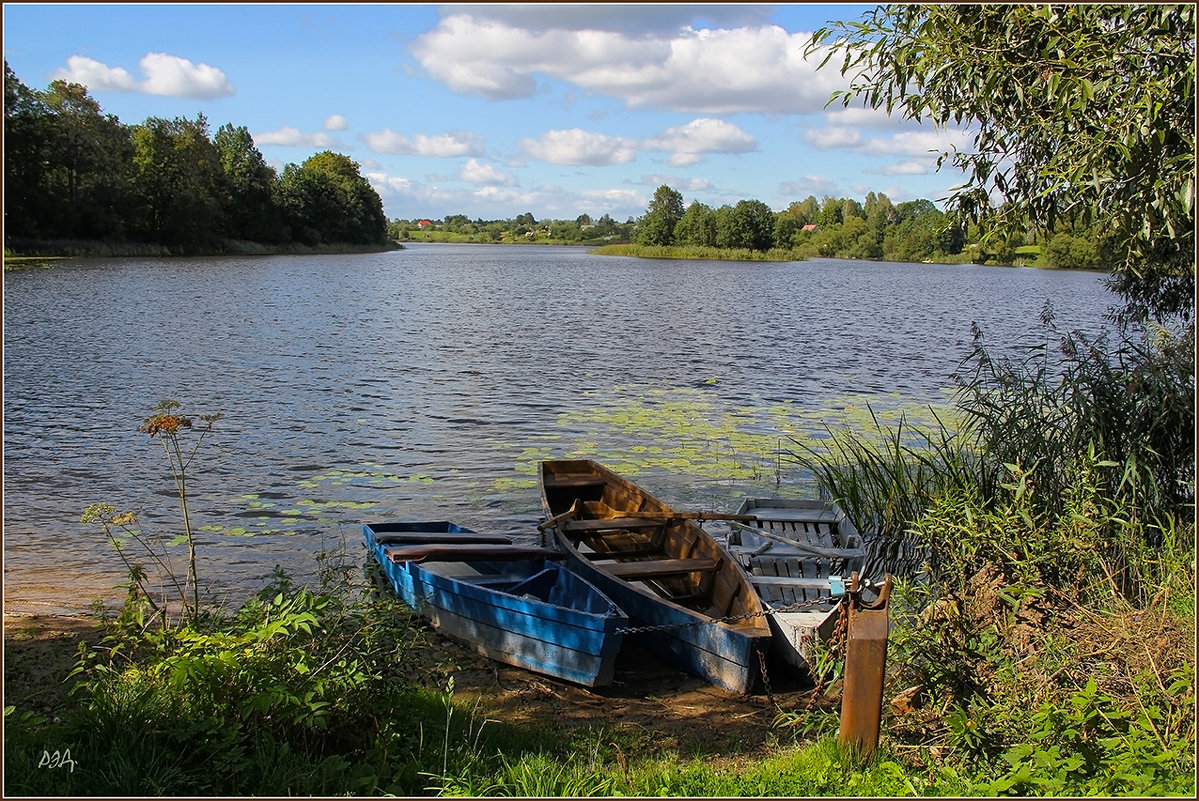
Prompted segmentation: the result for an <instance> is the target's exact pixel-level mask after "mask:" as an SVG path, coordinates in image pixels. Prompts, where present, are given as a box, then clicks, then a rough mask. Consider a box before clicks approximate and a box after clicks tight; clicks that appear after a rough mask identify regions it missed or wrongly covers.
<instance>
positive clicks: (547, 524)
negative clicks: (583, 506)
mask: <svg viewBox="0 0 1199 801" xmlns="http://www.w3.org/2000/svg"><path fill="white" fill-rule="evenodd" d="M579 503H580V502H579V500H578V499H577V498H576V499H575V502H574V503H572V504H571V505H570V508H569V509H567V510H566V511H565V512H563V513H562V514H560V515H554V516H553V517H551V518H550V519H549V520H542V521H541V522H540V523H538V524H537V530H538V531H545V530H547V529H551V528H556V527H557V525H558V524H559V523H561V522H562V521H564V520H570V519H571V518H573V517H577V516H578V514H579Z"/></svg>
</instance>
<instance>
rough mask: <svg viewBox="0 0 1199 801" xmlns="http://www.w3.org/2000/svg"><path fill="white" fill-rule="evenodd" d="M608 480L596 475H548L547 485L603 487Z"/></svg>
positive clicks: (546, 478)
mask: <svg viewBox="0 0 1199 801" xmlns="http://www.w3.org/2000/svg"><path fill="white" fill-rule="evenodd" d="M606 485H607V482H605V481H603V480H602V479H599V478H595V477H594V476H554V477H552V478H551V477H550V476H546V477H545V486H547V487H555V488H556V487H603V486H606Z"/></svg>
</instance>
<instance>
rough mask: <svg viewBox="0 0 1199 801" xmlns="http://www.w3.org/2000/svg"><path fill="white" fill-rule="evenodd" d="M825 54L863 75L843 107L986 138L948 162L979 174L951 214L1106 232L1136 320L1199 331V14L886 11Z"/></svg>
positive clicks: (1157, 10)
mask: <svg viewBox="0 0 1199 801" xmlns="http://www.w3.org/2000/svg"><path fill="white" fill-rule="evenodd" d="M818 51H825V52H826V56H825V59H824V62H823V63H828V61H829V60H830V59H832V58H834V57H836V56H838V55H841V56H843V59H842V60H840V69H841V72H842V74H845V75H849V76H852V77H851V84H850V89H849V90H848V91H845V92H838V93H835V94H834V96H833V101H838V100H839V101H841V102H843V103H844V104H845V105H848V104H849V102H850V101H851V100H852V99H855V98H857V99H861V100H863V101H864V102H865V104H866V105H867V106H869V107H871V108H875V109H878V108H883V109H886V110H887V111H888V112H894V111H898V112H899V113H901V114H903V115H904V116H906V117H909V118H911V119H917V120H931V121H932V122H934V123H936V124H941V125H948V124H954V125H961V126H965V127H966V128H968V129H969V130H971V131H973V132H974V134H973V135H974V141H973V145H972V146H971V147H965V148H962V149H960V150H957V151H955V152H953V153H945V154H942V156H941V159H940V161H939V165H943V164H944V163H946V162H947V161H948V162H949V163H951V164H952V165H953V166H954V167H956V168H958V169H960V170H962V171H963V173H964V175H965V182H964V184H963V185H962V187H961V188H960V189H958V190H956V191H955V193H954V194H953V196H952V197H951V198H950V200H949V204H948V208H950V209H951V210H952V211H954V212H955V213H958V214H960V215H962V216H963V217H964V218H966V219H968V220H979V221H982V222H984V223H986V227H985V230H986V232H987V233H988V234H989V233H991V232H998V234H999V235H1006V234H1007V233H1008V232H1010V231H1013V230H1020V229H1021V228H1022V227H1023V224H1024V222H1025V220H1028V221H1030V222H1031V223H1032V224H1033V225H1034V226H1037V227H1040V228H1044V229H1046V230H1052V229H1053V227H1054V225H1055V223H1056V221H1057V220H1059V219H1063V218H1071V217H1078V218H1079V219H1081V220H1082V221H1083V222H1085V223H1089V222H1091V221H1101V222H1102V223H1103V224H1104V225H1105V226H1107V227H1108V228H1109V229H1110V230H1111V231H1112V236H1113V244H1114V246H1115V252H1116V255H1117V257H1118V259H1117V263H1116V264H1115V273H1114V275H1113V276H1112V279H1111V282H1110V283H1111V286H1112V288H1113V289H1115V290H1116V291H1117V292H1119V293H1121V295H1122V296H1123V297H1124V300H1125V310H1124V317H1125V318H1126V319H1143V318H1146V317H1153V318H1157V319H1166V318H1170V317H1179V318H1182V319H1184V320H1188V321H1189V320H1192V319H1193V317H1194V309H1195V296H1194V275H1195V270H1194V260H1195V239H1194V227H1195V215H1194V205H1195V204H1194V200H1195V189H1194V174H1195V10H1194V6H1191V5H1181V4H1178V5H1163V4H1135V5H1133V4H1130V5H1086V4H1074V5H1020V4H1015V5H1009V4H1004V5H998V4H996V5H956V4H940V5H885V6H879V7H877V8H875V9H872V10H870V11H868V12H866V13H865V14H864V15H863V18H862V20H861V21H855V22H838V23H833V24H832V25H831V26H830V27H827V28H824V29H822V30H819V31H817V32H816V33H815V34H813V37H812V40H811V43H810V45H809V50H808V52H809V54H811V53H814V52H818ZM822 65H823V64H822ZM993 195H997V196H999V197H1001V198H1003V200H1004V201H1006V202H1005V203H1003V204H1000V205H995V204H994V203H993V202H992V200H991V198H992V196H993Z"/></svg>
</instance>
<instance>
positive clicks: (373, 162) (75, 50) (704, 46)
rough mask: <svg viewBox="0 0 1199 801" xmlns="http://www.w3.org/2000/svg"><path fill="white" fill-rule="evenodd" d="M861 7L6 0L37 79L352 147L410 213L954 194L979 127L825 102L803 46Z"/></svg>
mask: <svg viewBox="0 0 1199 801" xmlns="http://www.w3.org/2000/svg"><path fill="white" fill-rule="evenodd" d="M868 8H869V6H863V5H816V4H793V5H747V4H741V3H734V4H710V5H681V4H680V5H675V4H658V5H649V4H647V5H639V4H616V5H599V4H563V5H548V4H529V5H491V4H486V5H484V4H479V5H472V4H466V5H446V6H436V5H392V4H382V3H380V4H351V3H344V4H336V5H323V4H304V3H296V4H287V3H282V4H261V5H255V4H165V3H164V4H142V3H136V4H103V3H98V4H90V3H85V4H23V3H16V4H13V3H5V4H4V28H3V32H4V57H5V59H6V60H7V61H8V63H9V66H11V67H12V69H13V71H14V72H15V73H16V75H17V77H18V78H19V79H20V80H21V81H22V82H23V83H24V84H25V85H27V86H29V87H31V88H34V89H44V88H46V87H47V86H48V85H49V83H50V82H51V81H52V80H54V79H57V78H63V79H66V80H71V81H74V82H77V83H82V84H84V85H86V86H87V87H88V90H89V92H90V94H91V95H92V97H93V98H95V99H96V100H97V101H98V102H99V103H100V105H101V107H102V109H103V110H104V112H105V113H107V114H115V115H116V116H117V117H119V118H120V120H121V121H122V122H123V123H125V124H129V125H132V124H136V123H140V122H142V121H144V120H145V119H146V118H147V117H165V118H173V117H187V118H195V117H196V115H197V114H203V115H204V116H205V117H206V118H207V119H208V121H209V124H210V127H211V130H212V131H213V132H215V130H216V128H218V127H219V126H220V125H222V124H224V123H232V124H233V125H235V126H245V127H246V128H248V129H249V131H250V133H251V134H252V135H253V137H254V141H255V144H256V145H257V146H258V149H259V150H260V151H261V152H262V154H263V155H264V156H265V157H266V159H267V161H268V162H270V163H271V164H272V165H273V166H275V167H276V168H277V169H279V170H282V168H283V166H284V165H285V164H288V163H297V164H298V163H301V162H303V161H304V159H306V158H308V157H309V156H310V155H312V154H313V153H317V152H319V151H322V150H334V151H336V152H339V153H344V154H346V155H347V156H349V157H350V158H351V159H353V160H354V161H355V162H357V163H358V164H359V165H360V169H361V172H362V174H363V175H364V176H365V177H366V178H367V179H368V180H370V182H371V184H372V185H373V186H374V187H375V189H376V190H377V191H378V192H379V195H380V196H381V197H382V198H383V204H384V209H385V211H386V214H387V216H388V218H389V219H392V218H397V217H398V218H404V219H412V218H420V217H428V218H436V219H440V218H443V217H445V216H446V215H449V214H465V215H467V216H468V217H469V218H471V219H476V218H482V219H484V220H493V219H509V218H512V217H515V216H517V215H519V214H523V213H525V212H531V213H532V214H533V216H534V217H536V218H537V219H539V220H540V219H547V218H552V219H575V218H576V217H578V216H579V215H581V214H584V213H586V214H590V215H591V216H592V217H596V218H598V217H599V216H601V215H603V214H610V215H612V217H613V218H615V219H617V220H620V221H623V220H625V219H627V218H629V217H639V216H641V215H642V214H643V213H644V212H645V210H646V207H647V206H648V204H649V201H650V199H651V198H652V197H653V193H654V190H655V189H656V188H657V187H658V186H661V185H662V184H667V185H669V186H671V187H673V188H674V189H676V190H678V191H679V192H680V193H682V195H683V198H684V202H685V203H687V204H689V203H691V202H692V201H701V202H703V203H707V204H708V205H710V206H713V207H716V206H720V205H723V204H726V203H727V204H730V205H732V204H735V203H736V202H737V201H739V200H745V199H756V200H761V201H763V202H764V203H766V204H767V205H768V206H770V207H771V208H772V209H775V210H776V211H777V210H781V209H783V208H786V207H787V205H789V204H790V203H792V202H794V201H799V200H802V199H804V198H805V197H807V196H808V195H815V196H816V198H817V199H820V198H822V197H823V196H825V195H831V196H834V197H852V198H856V199H859V200H861V199H864V198H865V196H866V193H867V192H871V191H873V192H883V193H886V194H887V196H888V197H890V198H891V200H892V201H893V202H896V203H899V202H902V201H905V200H912V199H915V198H928V199H930V200H933V201H939V200H940V199H941V198H944V197H945V196H946V195H947V194H948V193H949V190H950V188H951V187H953V186H954V185H955V184H956V183H958V178H959V176H957V175H956V174H954V173H952V172H950V171H949V170H948V168H946V169H945V170H942V171H941V172H937V171H936V168H935V162H936V156H937V153H939V152H940V151H942V150H946V149H949V148H950V147H952V146H954V145H957V146H964V145H966V144H967V142H968V140H967V137H966V136H965V134H964V132H962V131H958V130H952V129H948V130H935V129H933V128H932V127H931V126H923V127H922V126H918V125H916V124H914V123H911V122H907V121H902V120H899V119H890V118H888V117H886V116H885V115H883V114H882V113H880V112H873V111H868V110H866V109H863V108H861V107H854V106H851V107H850V108H849V109H844V108H842V107H841V106H840V105H837V106H835V107H829V108H827V109H826V108H825V104H826V102H827V101H828V98H829V95H830V94H831V93H832V92H833V91H835V90H836V89H839V88H845V87H846V85H847V82H846V81H845V79H844V78H842V77H841V76H840V75H839V74H838V72H837V71H836V69H834V68H833V67H832V66H830V67H826V68H825V69H823V70H820V71H819V72H817V71H816V66H817V64H818V63H819V58H813V59H811V61H810V62H808V61H805V60H804V57H803V50H804V46H805V45H806V44H807V40H808V38H809V35H810V33H811V32H812V31H813V30H815V29H817V28H819V27H821V26H823V25H824V24H825V23H826V22H828V21H829V20H835V19H844V20H850V19H857V18H858V17H859V16H860V15H861V14H862V12H863V11H865V10H866V9H868Z"/></svg>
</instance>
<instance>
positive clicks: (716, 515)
mask: <svg viewBox="0 0 1199 801" xmlns="http://www.w3.org/2000/svg"><path fill="white" fill-rule="evenodd" d="M609 517H613V518H616V517H632V518H636V519H638V520H733V521H743V522H747V523H752V522H755V521H757V519H758V518H757V517H756V516H755V515H737V514H726V513H724V512H671V513H669V514H664V513H662V512H613V513H612V514H611V515H610V516H609Z"/></svg>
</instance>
